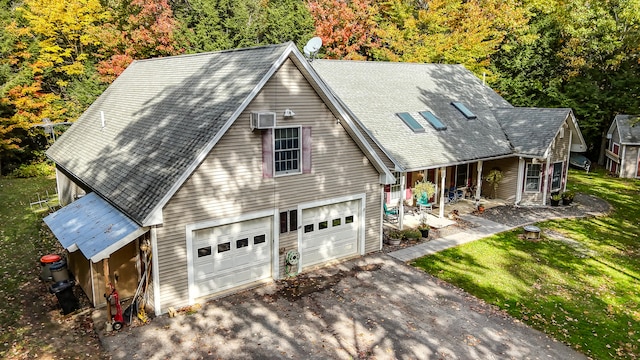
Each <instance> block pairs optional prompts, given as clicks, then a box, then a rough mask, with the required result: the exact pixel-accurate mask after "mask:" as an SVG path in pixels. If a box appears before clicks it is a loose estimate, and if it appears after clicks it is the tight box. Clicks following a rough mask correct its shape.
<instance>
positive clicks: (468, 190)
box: [384, 161, 495, 229]
mask: <svg viewBox="0 0 640 360" xmlns="http://www.w3.org/2000/svg"><path fill="white" fill-rule="evenodd" d="M482 171H483V161H477V162H473V163H465V164H458V165H451V166H443V167H439V168H432V169H424V170H417V171H407V172H396V173H394V175H395V177H396V183H395V184H392V185H387V187H386V188H385V194H384V195H385V197H384V201H385V204H386V205H385V206H386V208H387V213H388V214H385V215H389V214H392V213H395V215H397V216H396V217H395V218H394V217H393V216H391V217H389V216H385V218H386V220H387V221H386V222H387V223H392V224H394V226H395V227H397V228H398V229H403V228H404V227H405V226H408V227H415V226H417V225H418V223H419V222H420V213H427V214H428V220H429V225H431V226H433V227H436V226H437V225H439V224H443V225H444V224H447V223H448V222H449V221H450V220H449V219H448V215H449V213H451V212H452V211H453V210H457V211H458V212H459V213H471V212H473V211H476V210H477V206H478V205H479V204H480V203H482V204H484V205H485V206H486V205H488V204H489V201H488V199H486V198H482V190H483V189H482V182H483V181H482V179H483V174H482ZM422 182H430V183H432V184H433V185H434V188H435V191H434V193H433V194H429V195H430V197H429V199H428V201H426V200H425V199H424V198H423V199H422V201H420V199H417V196H416V194H414V191H415V190H414V189H415V186H416V185H417V184H419V183H422ZM492 203H495V201H492ZM444 226H446V225H444Z"/></svg>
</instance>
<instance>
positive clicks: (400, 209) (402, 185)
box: [398, 172, 407, 230]
mask: <svg viewBox="0 0 640 360" xmlns="http://www.w3.org/2000/svg"><path fill="white" fill-rule="evenodd" d="M406 182H407V173H406V172H401V173H400V200H399V201H400V204H398V228H400V230H402V229H403V223H404V197H405V191H406V188H407V184H406Z"/></svg>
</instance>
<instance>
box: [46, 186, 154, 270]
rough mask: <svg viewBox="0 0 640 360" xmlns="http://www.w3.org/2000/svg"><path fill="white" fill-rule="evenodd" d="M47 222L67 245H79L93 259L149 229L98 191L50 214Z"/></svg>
mask: <svg viewBox="0 0 640 360" xmlns="http://www.w3.org/2000/svg"><path fill="white" fill-rule="evenodd" d="M44 222H45V223H46V224H47V225H48V226H49V228H50V229H51V231H53V234H54V235H55V236H56V237H57V238H58V241H60V244H62V246H64V248H65V249H67V250H69V251H71V252H73V251H76V250H78V249H80V251H82V254H83V255H84V256H85V257H86V258H87V259H91V261H93V262H98V261H100V260H102V259H106V258H108V257H109V256H110V255H111V254H112V253H114V252H115V251H117V250H118V249H120V248H122V247H123V246H125V245H127V244H128V243H129V242H131V241H133V240H135V239H136V238H137V237H139V236H140V235H142V234H144V233H145V232H146V231H147V228H142V227H140V225H138V224H137V223H136V222H134V221H133V220H131V219H129V218H128V217H127V216H126V215H124V214H123V213H122V212H120V211H119V210H118V209H116V208H115V207H113V206H112V205H111V204H109V203H108V202H106V201H105V200H104V199H102V198H101V197H100V196H98V195H97V194H96V193H89V194H87V195H85V196H83V197H82V198H80V199H78V200H76V201H74V202H73V203H71V204H69V205H67V206H65V207H63V208H62V209H60V210H58V211H56V212H55V213H53V214H50V215H49V216H47V217H45V218H44Z"/></svg>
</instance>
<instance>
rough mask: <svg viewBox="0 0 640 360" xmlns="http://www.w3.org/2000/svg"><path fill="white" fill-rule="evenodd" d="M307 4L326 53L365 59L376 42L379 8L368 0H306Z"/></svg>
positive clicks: (332, 55) (336, 56)
mask: <svg viewBox="0 0 640 360" xmlns="http://www.w3.org/2000/svg"><path fill="white" fill-rule="evenodd" d="M308 7H309V11H310V12H311V15H312V16H313V18H314V21H315V27H316V34H317V35H318V36H319V37H321V38H322V43H323V49H322V51H323V52H324V53H325V56H326V57H328V58H336V59H342V58H344V59H358V60H362V59H367V58H370V57H371V52H372V49H375V48H378V47H379V46H380V45H379V42H378V39H377V32H378V25H377V24H376V18H377V15H378V11H379V10H378V7H377V5H376V3H375V2H373V1H372V0H309V2H308Z"/></svg>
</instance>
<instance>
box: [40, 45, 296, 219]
mask: <svg viewBox="0 0 640 360" xmlns="http://www.w3.org/2000/svg"><path fill="white" fill-rule="evenodd" d="M289 45H290V44H282V45H274V46H266V47H258V48H251V49H242V50H235V51H222V52H215V53H206V54H197V55H185V56H175V57H168V58H159V59H152V60H143V61H136V62H134V63H133V64H131V65H130V66H129V67H128V68H127V70H126V71H124V72H123V73H122V75H121V76H120V77H118V79H116V81H114V82H113V84H112V85H111V86H110V87H109V88H108V89H107V90H106V91H105V92H104V93H103V94H102V95H101V96H100V97H99V98H98V99H97V100H96V101H95V102H94V103H93V104H92V105H91V106H90V107H89V109H88V110H87V111H86V112H85V113H84V114H82V116H81V117H80V118H79V119H78V120H77V121H76V122H75V123H74V124H73V125H72V126H71V127H70V128H69V130H67V132H66V133H65V134H64V135H63V136H62V137H61V138H60V139H58V141H57V142H56V143H55V144H54V145H53V146H51V148H50V149H49V150H48V151H47V155H48V156H49V157H50V158H51V159H53V160H54V161H55V162H56V163H57V164H58V165H59V166H61V167H63V168H64V169H66V170H67V171H69V172H71V173H72V174H74V176H77V177H78V178H79V179H80V180H81V181H82V182H84V183H85V184H87V185H89V186H90V187H91V188H92V189H93V190H94V191H95V192H97V193H98V194H100V195H101V196H102V197H103V198H105V199H108V200H109V201H110V202H111V203H112V204H114V205H115V206H116V207H118V208H119V209H120V210H121V211H123V212H124V213H125V214H127V215H128V216H129V217H131V218H132V219H133V220H135V221H136V222H138V223H140V224H142V223H143V221H144V220H145V219H146V218H147V217H148V216H149V215H150V214H151V213H152V212H153V210H154V209H155V208H156V207H157V206H158V205H159V204H160V203H161V201H162V199H163V197H164V196H166V195H167V193H168V192H169V190H170V189H171V188H172V187H173V186H174V185H175V184H176V183H177V182H178V180H179V179H180V178H181V176H183V174H184V173H185V171H186V170H187V169H188V168H189V167H190V166H193V163H194V161H196V160H197V159H198V157H199V156H201V155H202V152H203V151H205V149H206V148H207V145H208V144H209V143H210V142H211V141H212V139H214V138H215V136H216V135H217V134H218V132H219V131H220V130H221V129H222V128H223V126H224V125H225V124H226V123H227V122H228V121H229V120H230V119H231V117H232V114H233V113H234V112H235V111H236V110H237V109H238V108H239V107H240V106H241V104H242V103H243V101H244V100H245V99H246V98H247V97H248V96H249V95H250V93H251V92H252V90H253V89H254V88H255V87H256V86H257V85H258V84H259V83H260V81H261V79H262V78H263V77H264V76H265V75H266V74H267V73H268V72H269V70H270V68H271V67H272V65H273V64H274V63H275V62H276V60H277V59H278V58H279V57H280V56H281V55H282V54H283V52H284V51H285V49H286V48H287V47H288V46H289ZM102 116H104V121H105V126H104V128H103V127H102V124H101V122H102Z"/></svg>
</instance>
